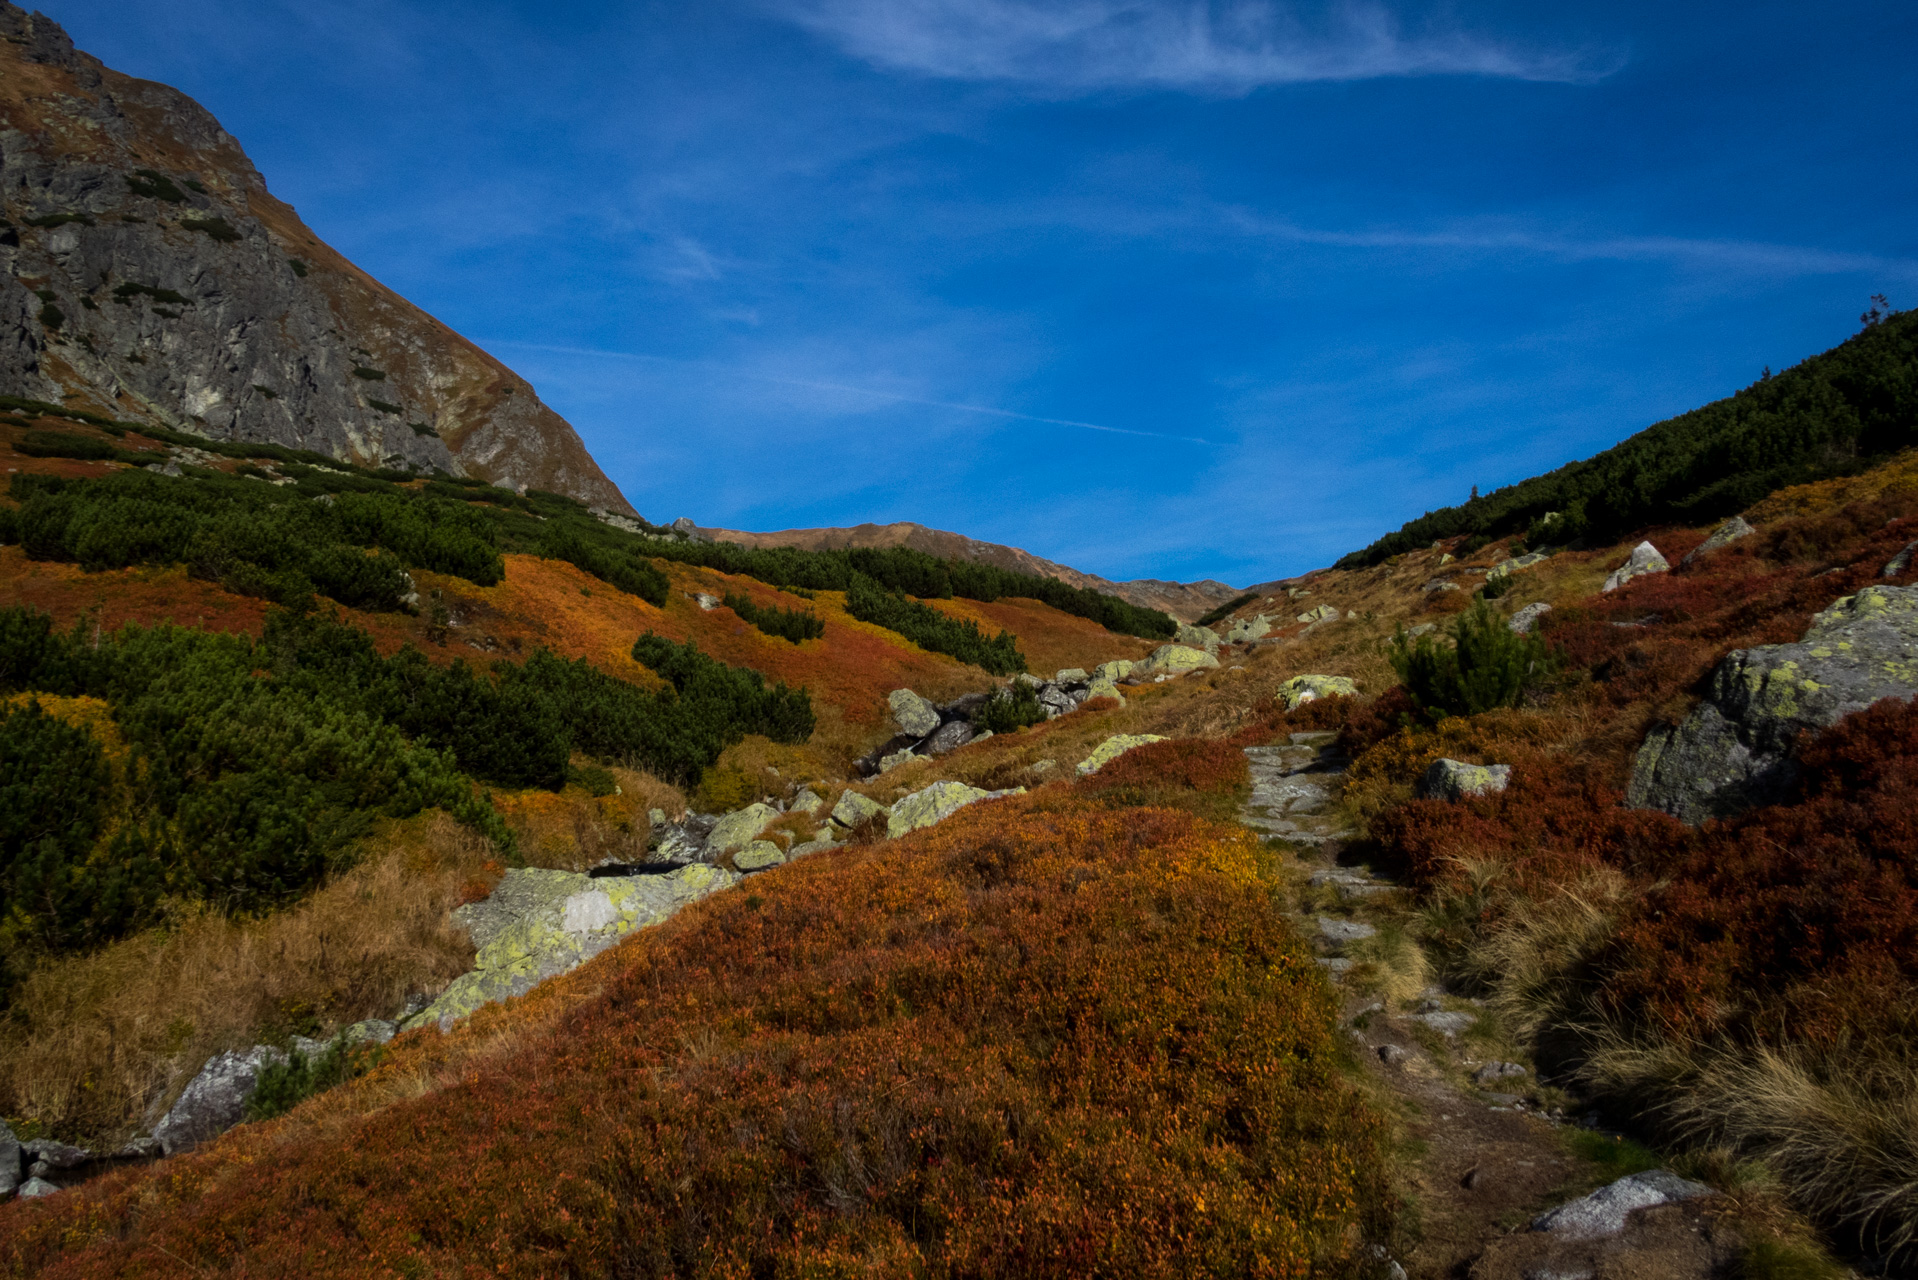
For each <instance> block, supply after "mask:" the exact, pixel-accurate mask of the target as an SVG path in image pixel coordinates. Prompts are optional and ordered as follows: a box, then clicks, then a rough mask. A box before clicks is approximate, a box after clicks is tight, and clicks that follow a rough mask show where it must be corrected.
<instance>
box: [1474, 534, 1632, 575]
mask: <svg viewBox="0 0 1918 1280" xmlns="http://www.w3.org/2000/svg"><path fill="white" fill-rule="evenodd" d="M1646 545H1647V546H1649V545H1650V544H1649V543H1647V544H1646ZM1551 558H1552V557H1551V555H1550V553H1548V552H1544V551H1528V552H1526V553H1525V554H1524V555H1522V556H1514V557H1513V558H1512V559H1510V560H1501V561H1499V562H1498V563H1497V564H1495V565H1493V566H1492V567H1491V568H1490V569H1488V570H1486V571H1485V578H1486V581H1488V582H1489V581H1490V580H1492V579H1493V578H1503V577H1507V576H1509V575H1511V574H1514V573H1517V572H1518V571H1519V570H1520V569H1529V568H1531V567H1532V566H1533V565H1535V564H1543V563H1544V562H1545V561H1547V560H1550V559H1551Z"/></svg>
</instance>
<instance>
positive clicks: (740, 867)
mask: <svg viewBox="0 0 1918 1280" xmlns="http://www.w3.org/2000/svg"><path fill="white" fill-rule="evenodd" d="M785 861H786V853H785V850H783V849H781V848H780V847H779V846H778V845H776V844H774V843H773V842H772V841H770V840H755V841H753V842H752V843H751V844H749V845H747V846H746V847H745V848H744V849H741V850H740V851H739V852H738V853H735V854H734V855H733V869H734V870H736V871H742V872H752V871H765V870H767V869H768V868H770V867H776V866H779V865H780V864H781V863H783V862H785Z"/></svg>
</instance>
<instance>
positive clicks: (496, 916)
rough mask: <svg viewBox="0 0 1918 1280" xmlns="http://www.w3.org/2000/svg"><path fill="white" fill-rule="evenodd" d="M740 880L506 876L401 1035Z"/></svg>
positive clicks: (700, 870)
mask: <svg viewBox="0 0 1918 1280" xmlns="http://www.w3.org/2000/svg"><path fill="white" fill-rule="evenodd" d="M738 881H739V877H738V876H737V875H736V874H734V873H733V872H730V871H726V870H724V869H722V868H720V867H715V866H710V865H708V864H706V863H694V864H693V865H691V866H686V867H681V868H679V869H678V870H677V871H672V872H669V873H667V874H665V875H651V876H608V877H605V878H603V879H597V880H595V879H592V878H590V877H588V876H583V875H579V874H576V873H574V872H571V871H543V870H539V869H536V868H530V867H521V868H515V869H514V870H511V871H508V872H507V873H506V875H505V878H503V879H502V880H501V881H500V884H499V887H498V888H496V889H495V890H494V891H493V893H492V895H491V896H490V897H488V898H487V899H486V900H485V901H484V902H476V903H471V904H469V905H467V906H464V907H461V908H460V909H459V910H457V911H455V912H454V913H453V919H454V920H455V921H456V922H457V923H459V924H462V925H464V926H465V927H466V931H467V933H468V934H469V935H470V936H471V937H472V940H473V945H474V946H475V947H477V948H478V949H479V953H478V955H477V956H475V957H474V962H473V968H472V970H471V971H469V972H467V973H465V974H462V975H461V976H459V977H458V978H455V979H454V980H453V982H452V985H450V986H449V987H447V989H446V990H445V991H444V992H442V993H441V995H440V997H439V998H438V999H437V1000H435V1001H433V1003H431V1004H429V1005H427V1006H426V1008H424V1009H422V1010H421V1011H420V1012H419V1013H417V1014H415V1015H413V1016H412V1017H411V1018H408V1019H407V1020H406V1022H405V1023H404V1024H402V1029H403V1030H404V1029H409V1028H412V1027H417V1026H424V1025H426V1024H428V1023H437V1024H438V1026H439V1028H440V1029H441V1030H442V1031H444V1030H446V1029H448V1028H449V1027H451V1026H452V1025H453V1023H454V1022H455V1021H457V1020H458V1019H460V1018H463V1017H465V1016H467V1015H468V1014H470V1013H472V1012H473V1011H474V1010H475V1009H478V1008H480V1007H481V1006H482V1005H486V1004H491V1003H493V1002H495V1001H499V1000H506V999H509V998H511V997H513V996H517V995H523V994H524V993H526V992H527V991H530V990H532V988H533V987H534V986H536V985H537V984H538V983H540V982H543V981H544V980H546V979H547V978H550V977H553V976H554V975H556V974H561V973H565V972H566V971H567V970H569V969H573V968H577V967H578V966H579V965H581V964H583V963H585V962H586V961H587V960H589V959H591V958H592V957H594V956H596V955H598V954H599V953H600V952H602V951H604V950H605V949H606V948H608V947H610V946H612V945H614V944H615V943H617V942H619V941H620V939H622V938H625V937H626V936H628V935H629V934H631V933H632V932H633V931H634V930H636V929H643V928H645V927H647V926H648V925H654V924H658V923H659V922H660V921H662V920H665V919H667V918H668V917H670V916H672V915H673V914H674V913H675V912H677V911H678V910H679V909H680V908H681V907H684V906H685V905H687V904H688V903H691V902H697V901H698V900H699V899H701V898H704V897H706V896H708V895H709V894H713V893H716V892H718V891H719V890H721V889H725V888H728V887H730V886H732V885H734V884H737V883H738ZM155 1136H156V1137H158V1136H160V1135H159V1132H158V1130H156V1131H155Z"/></svg>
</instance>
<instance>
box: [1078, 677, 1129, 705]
mask: <svg viewBox="0 0 1918 1280" xmlns="http://www.w3.org/2000/svg"><path fill="white" fill-rule="evenodd" d="M1094 698H1111V699H1113V700H1114V701H1116V702H1117V703H1118V704H1119V705H1120V706H1122V707H1123V706H1124V705H1125V695H1124V694H1122V693H1120V692H1119V686H1118V685H1116V684H1114V683H1113V682H1112V681H1110V680H1094V681H1093V682H1092V683H1091V684H1089V685H1087V686H1086V701H1087V702H1090V701H1092V700H1093V699H1094Z"/></svg>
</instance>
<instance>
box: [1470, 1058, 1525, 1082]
mask: <svg viewBox="0 0 1918 1280" xmlns="http://www.w3.org/2000/svg"><path fill="white" fill-rule="evenodd" d="M1530 1074H1531V1072H1529V1071H1527V1070H1526V1069H1525V1068H1524V1067H1522V1066H1520V1065H1519V1064H1518V1063H1516V1062H1488V1063H1486V1064H1485V1065H1484V1066H1482V1067H1480V1068H1479V1069H1478V1070H1477V1071H1474V1072H1473V1073H1472V1082H1473V1083H1474V1084H1477V1085H1480V1086H1484V1085H1493V1084H1498V1083H1499V1082H1500V1081H1503V1080H1518V1079H1523V1078H1524V1077H1526V1076H1528V1075H1530Z"/></svg>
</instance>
